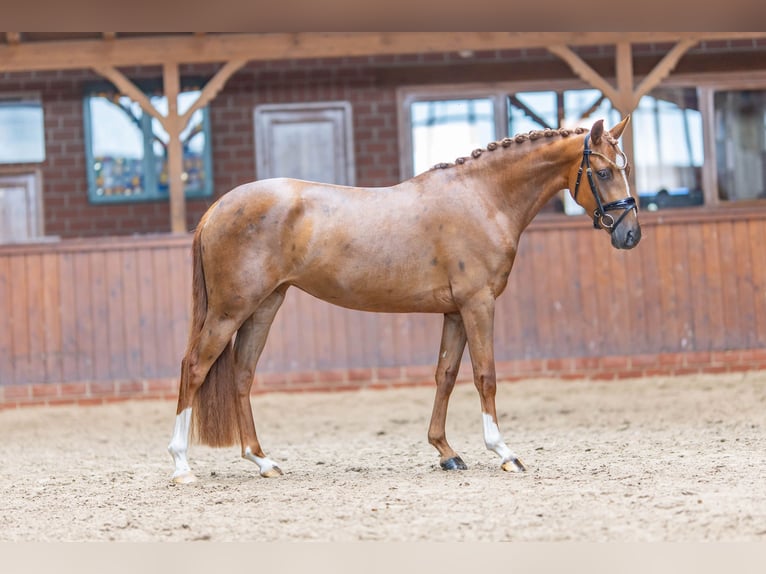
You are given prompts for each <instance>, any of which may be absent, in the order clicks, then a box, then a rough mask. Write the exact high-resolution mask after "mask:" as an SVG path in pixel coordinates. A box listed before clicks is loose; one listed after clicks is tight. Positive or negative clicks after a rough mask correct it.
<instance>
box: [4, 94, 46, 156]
mask: <svg viewBox="0 0 766 574" xmlns="http://www.w3.org/2000/svg"><path fill="white" fill-rule="evenodd" d="M0 101H1V102H19V103H22V102H27V101H33V102H36V103H38V104H39V105H40V111H41V112H42V124H41V126H40V129H41V134H40V135H41V136H42V144H43V145H42V158H40V159H39V160H38V159H33V160H23V161H18V160H17V161H5V160H0V167H2V168H4V167H7V166H36V165H41V164H43V163H45V161H46V160H47V159H48V142H47V137H46V136H47V134H46V130H45V104H44V102H43V98H42V94H41V93H40V92H34V91H21V92H0Z"/></svg>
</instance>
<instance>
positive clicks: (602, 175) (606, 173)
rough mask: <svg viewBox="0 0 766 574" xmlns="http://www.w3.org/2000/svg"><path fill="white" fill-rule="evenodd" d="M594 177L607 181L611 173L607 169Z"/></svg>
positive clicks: (599, 171)
mask: <svg viewBox="0 0 766 574" xmlns="http://www.w3.org/2000/svg"><path fill="white" fill-rule="evenodd" d="M596 175H597V176H598V177H599V179H609V177H610V176H611V175H612V172H610V171H609V170H608V169H600V170H598V171H597V172H596Z"/></svg>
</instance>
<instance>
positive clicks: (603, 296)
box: [581, 229, 614, 356]
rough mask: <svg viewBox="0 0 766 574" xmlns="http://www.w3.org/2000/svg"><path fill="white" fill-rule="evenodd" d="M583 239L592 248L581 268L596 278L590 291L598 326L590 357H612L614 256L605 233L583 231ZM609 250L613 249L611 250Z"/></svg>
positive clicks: (593, 278) (595, 325) (593, 336)
mask: <svg viewBox="0 0 766 574" xmlns="http://www.w3.org/2000/svg"><path fill="white" fill-rule="evenodd" d="M583 235H584V237H583V238H582V241H583V243H585V244H586V245H587V244H590V245H589V248H588V252H587V253H586V254H585V258H584V259H583V260H582V261H581V265H583V272H584V273H589V274H590V275H591V276H592V283H591V284H590V287H589V289H590V291H591V292H592V293H593V295H594V307H593V317H594V319H595V324H594V328H593V331H592V332H591V333H590V336H591V342H592V343H593V345H592V347H591V349H590V354H591V355H594V356H599V355H612V354H614V344H613V329H614V324H613V323H614V317H613V311H612V309H613V306H612V304H611V297H612V284H611V280H610V273H611V272H610V263H611V257H612V255H613V254H612V253H609V252H607V251H606V250H605V249H606V247H605V245H604V242H605V241H606V242H608V241H609V239H608V238H607V237H606V234H605V233H604V232H603V231H596V230H594V229H589V230H588V232H587V233H585V231H583ZM608 248H609V249H611V246H608Z"/></svg>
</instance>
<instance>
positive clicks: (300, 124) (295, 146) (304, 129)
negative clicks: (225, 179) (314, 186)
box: [255, 102, 355, 185]
mask: <svg viewBox="0 0 766 574" xmlns="http://www.w3.org/2000/svg"><path fill="white" fill-rule="evenodd" d="M255 140H256V146H255V148H256V168H257V170H258V173H257V177H258V179H266V178H269V177H294V178H297V179H305V180H308V181H318V182H322V183H335V184H339V185H354V181H355V178H354V142H353V137H352V129H351V104H349V103H348V102H317V103H307V104H276V105H272V104H268V105H262V106H258V107H256V109H255Z"/></svg>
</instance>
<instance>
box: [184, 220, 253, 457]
mask: <svg viewBox="0 0 766 574" xmlns="http://www.w3.org/2000/svg"><path fill="white" fill-rule="evenodd" d="M206 219H207V216H205V217H203V218H202V220H201V221H200V223H199V226H198V227H197V231H196V232H195V233H194V239H193V241H192V261H193V262H192V310H191V326H190V329H189V342H188V345H187V349H186V356H185V357H184V359H183V361H182V362H181V382H180V386H179V391H178V409H177V413H180V412H181V411H182V410H183V409H185V408H187V407H188V406H190V404H191V406H192V434H193V436H194V437H195V438H196V440H197V441H198V442H200V443H202V444H207V445H210V446H214V447H222V446H231V445H233V444H234V443H235V442H236V441H237V439H238V438H239V427H238V419H237V416H238V415H237V389H236V383H235V380H234V353H233V348H232V342H231V341H229V342H228V343H226V347H224V349H223V352H222V353H221V354H220V355H219V356H218V358H217V359H216V360H215V362H214V363H213V365H212V366H211V367H210V370H209V371H208V373H207V376H206V377H205V380H204V381H203V383H202V385H201V386H200V387H199V388H198V389H197V390H196V392H194V390H193V389H192V388H191V383H190V373H189V369H190V364H195V363H196V362H197V360H198V357H199V343H200V337H201V334H202V328H203V325H204V324H205V318H206V317H207V310H208V301H207V286H206V283H205V271H204V269H203V266H202V239H201V234H202V233H201V232H202V228H203V226H204V223H205V220H206ZM191 393H194V396H193V397H190V396H189V395H190V394H191Z"/></svg>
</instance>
